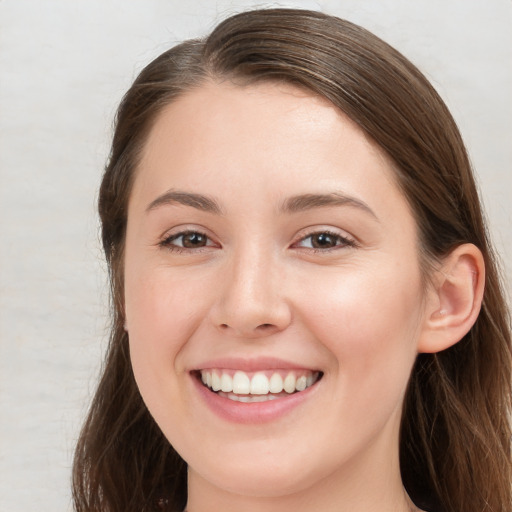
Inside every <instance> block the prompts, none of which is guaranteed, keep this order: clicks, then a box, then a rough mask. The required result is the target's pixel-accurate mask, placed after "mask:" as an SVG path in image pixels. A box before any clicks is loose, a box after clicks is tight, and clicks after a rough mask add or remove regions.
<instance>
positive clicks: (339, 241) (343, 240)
mask: <svg viewBox="0 0 512 512" xmlns="http://www.w3.org/2000/svg"><path fill="white" fill-rule="evenodd" d="M187 235H199V236H200V237H204V238H205V239H206V245H202V246H199V247H195V248H194V247H183V246H179V245H175V244H174V243H173V242H175V241H176V240H179V239H180V238H182V239H183V237H185V236H187ZM319 235H327V236H329V237H332V238H333V239H335V241H336V244H335V245H334V246H332V247H326V248H319V247H316V248H315V247H302V248H303V249H306V250H308V251H311V252H313V253H326V252H331V251H334V250H338V249H340V248H345V247H357V243H356V241H355V240H353V239H351V238H348V237H345V236H342V235H340V234H339V233H335V232H333V231H329V230H319V231H314V232H312V233H309V234H307V235H306V236H303V237H301V238H300V239H299V240H298V242H294V243H293V244H292V248H298V249H300V248H301V247H300V246H298V245H299V244H300V243H301V242H304V241H306V240H308V239H312V238H313V237H314V236H319ZM208 242H211V238H210V237H209V236H208V235H207V234H206V233H203V232H202V231H198V230H193V229H191V230H186V231H181V232H179V233H175V234H172V235H170V236H167V237H166V238H164V239H163V240H162V241H161V242H159V244H158V245H159V246H160V247H162V248H165V249H167V250H169V251H172V252H177V253H183V252H195V253H197V252H202V250H205V249H207V248H208V247H212V246H214V244H213V243H210V244H209V243H208ZM182 243H183V242H182Z"/></svg>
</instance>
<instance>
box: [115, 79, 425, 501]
mask: <svg viewBox="0 0 512 512" xmlns="http://www.w3.org/2000/svg"><path fill="white" fill-rule="evenodd" d="M417 246H418V244H417V233H416V226H415V222H414V220H413V217H412V215H411V212H410V210H409V207H408V205H407V202H406V200H405V199H404V197H403V196H402V194H401V192H400V191H399V189H398V187H397V186H396V184H395V182H394V174H393V170H392V165H391V163H390V162H389V161H388V160H387V159H386V157H385V156H384V155H383V154H382V152H381V151H379V149H378V148H377V147H375V145H374V144H373V143H372V142H371V141H369V140H368V139H367V138H366V137H365V136H364V134H363V133H362V132H361V131H360V130H359V129H358V128H357V127H356V126H355V124H354V123H353V122H351V121H350V120H349V119H347V118H346V117H345V116H344V115H342V114H341V113H340V112H338V111H336V110H335V109H334V108H333V107H332V106H331V105H330V104H328V103H327V102H325V101H324V100H321V99H318V98H316V97H312V96H311V95H310V94H308V93H305V92H303V91H301V90H299V89H295V88H293V87H290V86H284V85H277V84H268V83H267V84H260V85H253V86H244V87H241V86H236V85H232V84H229V83H223V84H209V85H205V86H202V87H201V88H199V89H197V90H194V91H192V92H189V93H187V94H186V95H185V96H183V97H181V98H180V99H178V100H177V101H176V102H174V103H173V104H171V105H170V106H168V107H167V108H166V109H165V110H164V111H163V112H162V113H161V115H160V117H159V118H158V119H157V121H156V124H155V125H154V127H153V129H152V131H151V133H150V135H149V138H148V141H147V144H146V146H145V149H144V152H143V155H142V160H141V163H140V166H139V168H138V170H137V175H136V179H135V182H134V186H133V191H132V194H131V198H130V202H129V209H128V227H127V237H126V252H125V305H126V318H127V326H128V331H129V339H130V351H131V357H132V364H133V369H134V374H135V378H136V380H137V383H138V386H139V388H140V391H141V394H142V396H143V398H144V401H145V402H146V404H147V406H148V408H149V410H150V412H151V414H152V415H153V417H154V418H155V420H156V421H157V423H158V424H159V426H160V428H161V429H162V431H163V432H164V434H165V435H166V437H167V438H168V439H169V441H170V442H171V443H172V445H173V446H174V447H175V449H176V450H177V451H178V452H179V453H180V454H181V456H182V457H183V458H184V459H185V460H186V462H187V463H188V465H189V471H190V475H191V476H190V478H191V479H193V480H194V479H195V480H194V481H202V482H207V483H208V485H211V486H212V487H214V488H219V489H224V490H227V491H230V492H236V493H240V494H247V495H251V496H277V495H279V494H285V493H293V492H294V491H297V490H299V489H304V488H306V487H308V486H314V485H316V483H318V482H321V481H324V482H325V481H326V480H329V479H334V480H336V479H342V478H346V477H347V475H349V474H350V475H352V476H351V478H352V477H353V476H354V475H357V474H358V473H361V474H364V475H365V478H379V475H381V474H382V473H386V472H388V471H389V467H390V464H391V466H393V467H396V466H397V464H398V463H397V454H398V430H399V422H400V413H401V405H402V400H403V396H404V393H405V389H406V385H407V380H408V377H409V374H410V370H411V367H412V364H413V362H414V359H415V356H416V353H417V344H418V342H419V340H420V338H421V326H422V322H423V317H424V307H423V291H422V279H421V272H420V266H419V259H418V248H417Z"/></svg>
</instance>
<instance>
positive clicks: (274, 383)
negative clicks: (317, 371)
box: [269, 373, 313, 393]
mask: <svg viewBox="0 0 512 512" xmlns="http://www.w3.org/2000/svg"><path fill="white" fill-rule="evenodd" d="M311 383H313V380H311ZM269 388H270V392H271V393H281V391H283V379H282V378H281V375H279V373H274V374H273V375H272V377H270V382H269Z"/></svg>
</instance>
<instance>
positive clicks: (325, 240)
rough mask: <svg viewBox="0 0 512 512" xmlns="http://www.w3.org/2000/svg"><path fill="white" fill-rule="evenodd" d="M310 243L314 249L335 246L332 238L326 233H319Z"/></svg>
mask: <svg viewBox="0 0 512 512" xmlns="http://www.w3.org/2000/svg"><path fill="white" fill-rule="evenodd" d="M312 242H313V244H312V245H313V247H315V248H325V247H334V246H335V245H336V241H335V240H334V237H333V236H332V235H329V234H328V233H320V234H319V235H315V236H314V237H313V240H312Z"/></svg>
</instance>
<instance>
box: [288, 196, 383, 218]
mask: <svg viewBox="0 0 512 512" xmlns="http://www.w3.org/2000/svg"><path fill="white" fill-rule="evenodd" d="M327 206H352V207H354V208H358V209H360V210H362V211H364V212H366V213H368V214H370V215H371V216H372V217H373V218H374V219H375V220H378V217H377V215H376V214H375V212H374V211H373V210H372V209H371V208H370V207H369V206H368V205H367V204H366V203H365V202H364V201H361V200H360V199H357V198H355V197H352V196H347V195H345V194H342V193H340V192H331V193H328V194H301V195H298V196H293V197H289V198H288V199H286V201H284V203H283V204H282V206H281V208H280V209H281V211H283V212H285V213H296V212H300V211H304V210H312V209H314V208H323V207H327Z"/></svg>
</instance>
